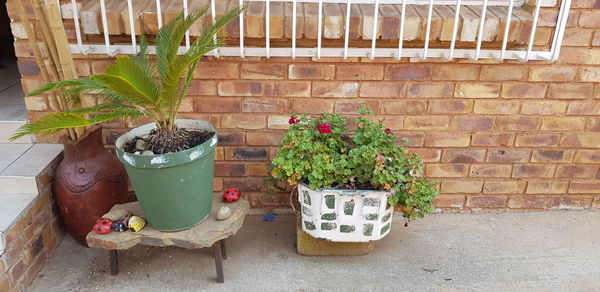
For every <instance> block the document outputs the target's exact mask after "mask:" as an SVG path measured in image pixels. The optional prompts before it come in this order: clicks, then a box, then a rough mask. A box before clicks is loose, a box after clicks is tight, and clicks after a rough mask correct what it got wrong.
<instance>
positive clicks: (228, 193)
mask: <svg viewBox="0 0 600 292" xmlns="http://www.w3.org/2000/svg"><path fill="white" fill-rule="evenodd" d="M239 199H240V190H238V189H237V188H228V189H226V190H225V192H224V193H223V200H224V201H225V202H227V203H233V202H235V201H237V200H239Z"/></svg>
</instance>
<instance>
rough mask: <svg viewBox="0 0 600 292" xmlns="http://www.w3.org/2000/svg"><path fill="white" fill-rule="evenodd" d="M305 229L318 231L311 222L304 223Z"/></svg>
mask: <svg viewBox="0 0 600 292" xmlns="http://www.w3.org/2000/svg"><path fill="white" fill-rule="evenodd" d="M304 227H306V229H308V230H315V229H317V226H315V223H313V222H310V221H304Z"/></svg>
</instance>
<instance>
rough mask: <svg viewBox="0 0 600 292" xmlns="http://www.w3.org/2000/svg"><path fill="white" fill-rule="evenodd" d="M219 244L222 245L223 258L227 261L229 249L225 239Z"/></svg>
mask: <svg viewBox="0 0 600 292" xmlns="http://www.w3.org/2000/svg"><path fill="white" fill-rule="evenodd" d="M219 244H221V256H223V259H224V260H226V259H227V249H226V248H225V239H221V240H219Z"/></svg>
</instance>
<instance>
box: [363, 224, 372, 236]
mask: <svg viewBox="0 0 600 292" xmlns="http://www.w3.org/2000/svg"><path fill="white" fill-rule="evenodd" d="M363 235H364V236H371V235H373V224H371V223H367V224H365V225H364V226H363Z"/></svg>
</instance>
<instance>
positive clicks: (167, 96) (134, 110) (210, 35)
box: [11, 7, 243, 153]
mask: <svg viewBox="0 0 600 292" xmlns="http://www.w3.org/2000/svg"><path fill="white" fill-rule="evenodd" d="M207 11H208V7H204V8H201V9H198V10H195V11H192V12H190V13H189V15H188V16H187V17H186V16H184V14H183V12H182V13H181V14H179V16H178V17H176V18H175V19H173V20H172V21H171V22H169V23H167V24H165V25H164V26H163V27H162V28H161V29H160V30H159V32H158V35H157V37H156V62H155V63H154V62H153V61H152V60H151V58H150V56H149V55H148V44H147V42H146V39H145V38H144V37H141V41H140V52H139V54H137V55H135V56H119V57H117V59H116V61H115V63H114V64H112V65H110V66H108V67H107V68H106V73H105V74H96V75H91V76H89V77H86V78H80V79H74V80H67V81H60V82H53V83H48V84H46V85H44V86H42V87H41V88H39V89H37V90H34V91H32V92H30V93H29V95H28V96H33V95H38V94H41V93H45V92H48V91H52V90H57V89H61V90H63V91H62V94H64V95H65V96H66V97H67V98H69V99H70V100H71V101H72V102H74V103H76V104H77V103H79V104H81V100H80V96H81V95H82V94H86V93H88V94H96V95H100V96H102V97H103V100H104V101H105V102H103V103H100V104H98V105H95V106H90V107H86V108H79V109H74V110H68V111H63V112H56V113H50V114H47V115H45V116H42V117H41V118H40V119H38V120H37V121H35V122H32V123H29V124H26V125H24V126H22V127H21V128H19V130H18V131H17V133H16V134H15V135H14V136H13V137H12V138H11V139H17V138H19V137H22V136H25V135H31V134H36V133H43V134H52V133H56V132H58V131H61V130H65V129H70V128H77V127H86V126H91V125H94V124H99V123H102V122H107V121H111V120H115V119H135V118H139V117H148V118H150V119H152V120H153V121H154V122H155V123H156V125H157V129H156V130H155V131H153V132H152V133H150V136H149V137H148V144H149V149H150V150H152V151H154V152H155V153H166V152H175V151H180V150H183V149H187V148H189V147H191V146H195V145H187V143H188V142H187V139H186V137H187V134H188V133H187V131H186V130H184V129H178V128H177V126H176V123H175V122H176V119H177V112H178V111H179V107H180V106H181V103H182V101H183V99H184V98H185V96H186V92H187V90H188V88H189V87H190V84H191V81H192V78H193V74H194V70H195V69H196V67H197V66H198V64H199V63H200V62H201V61H202V57H203V56H204V55H205V54H207V53H208V52H210V51H212V50H213V49H216V48H218V47H219V46H221V45H222V43H223V37H219V36H218V35H217V33H218V32H219V31H220V30H221V29H222V28H223V27H224V26H225V25H227V23H229V22H230V21H232V20H233V19H235V18H236V17H237V16H238V15H239V14H240V13H241V12H242V11H243V8H236V9H233V10H231V11H229V12H227V13H226V14H225V15H224V16H222V17H220V18H219V19H218V20H217V21H216V22H215V23H213V24H210V25H208V26H207V27H206V28H204V30H203V31H202V34H201V35H200V36H199V37H198V39H197V40H195V41H194V42H193V43H192V44H191V45H190V48H189V50H188V51H187V52H185V53H184V54H182V55H179V54H178V51H179V47H180V45H181V43H182V41H183V38H184V37H185V33H186V31H187V30H188V29H189V28H190V27H191V26H192V24H194V22H196V21H197V20H198V19H199V18H201V17H203V16H204V15H206V13H207Z"/></svg>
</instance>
